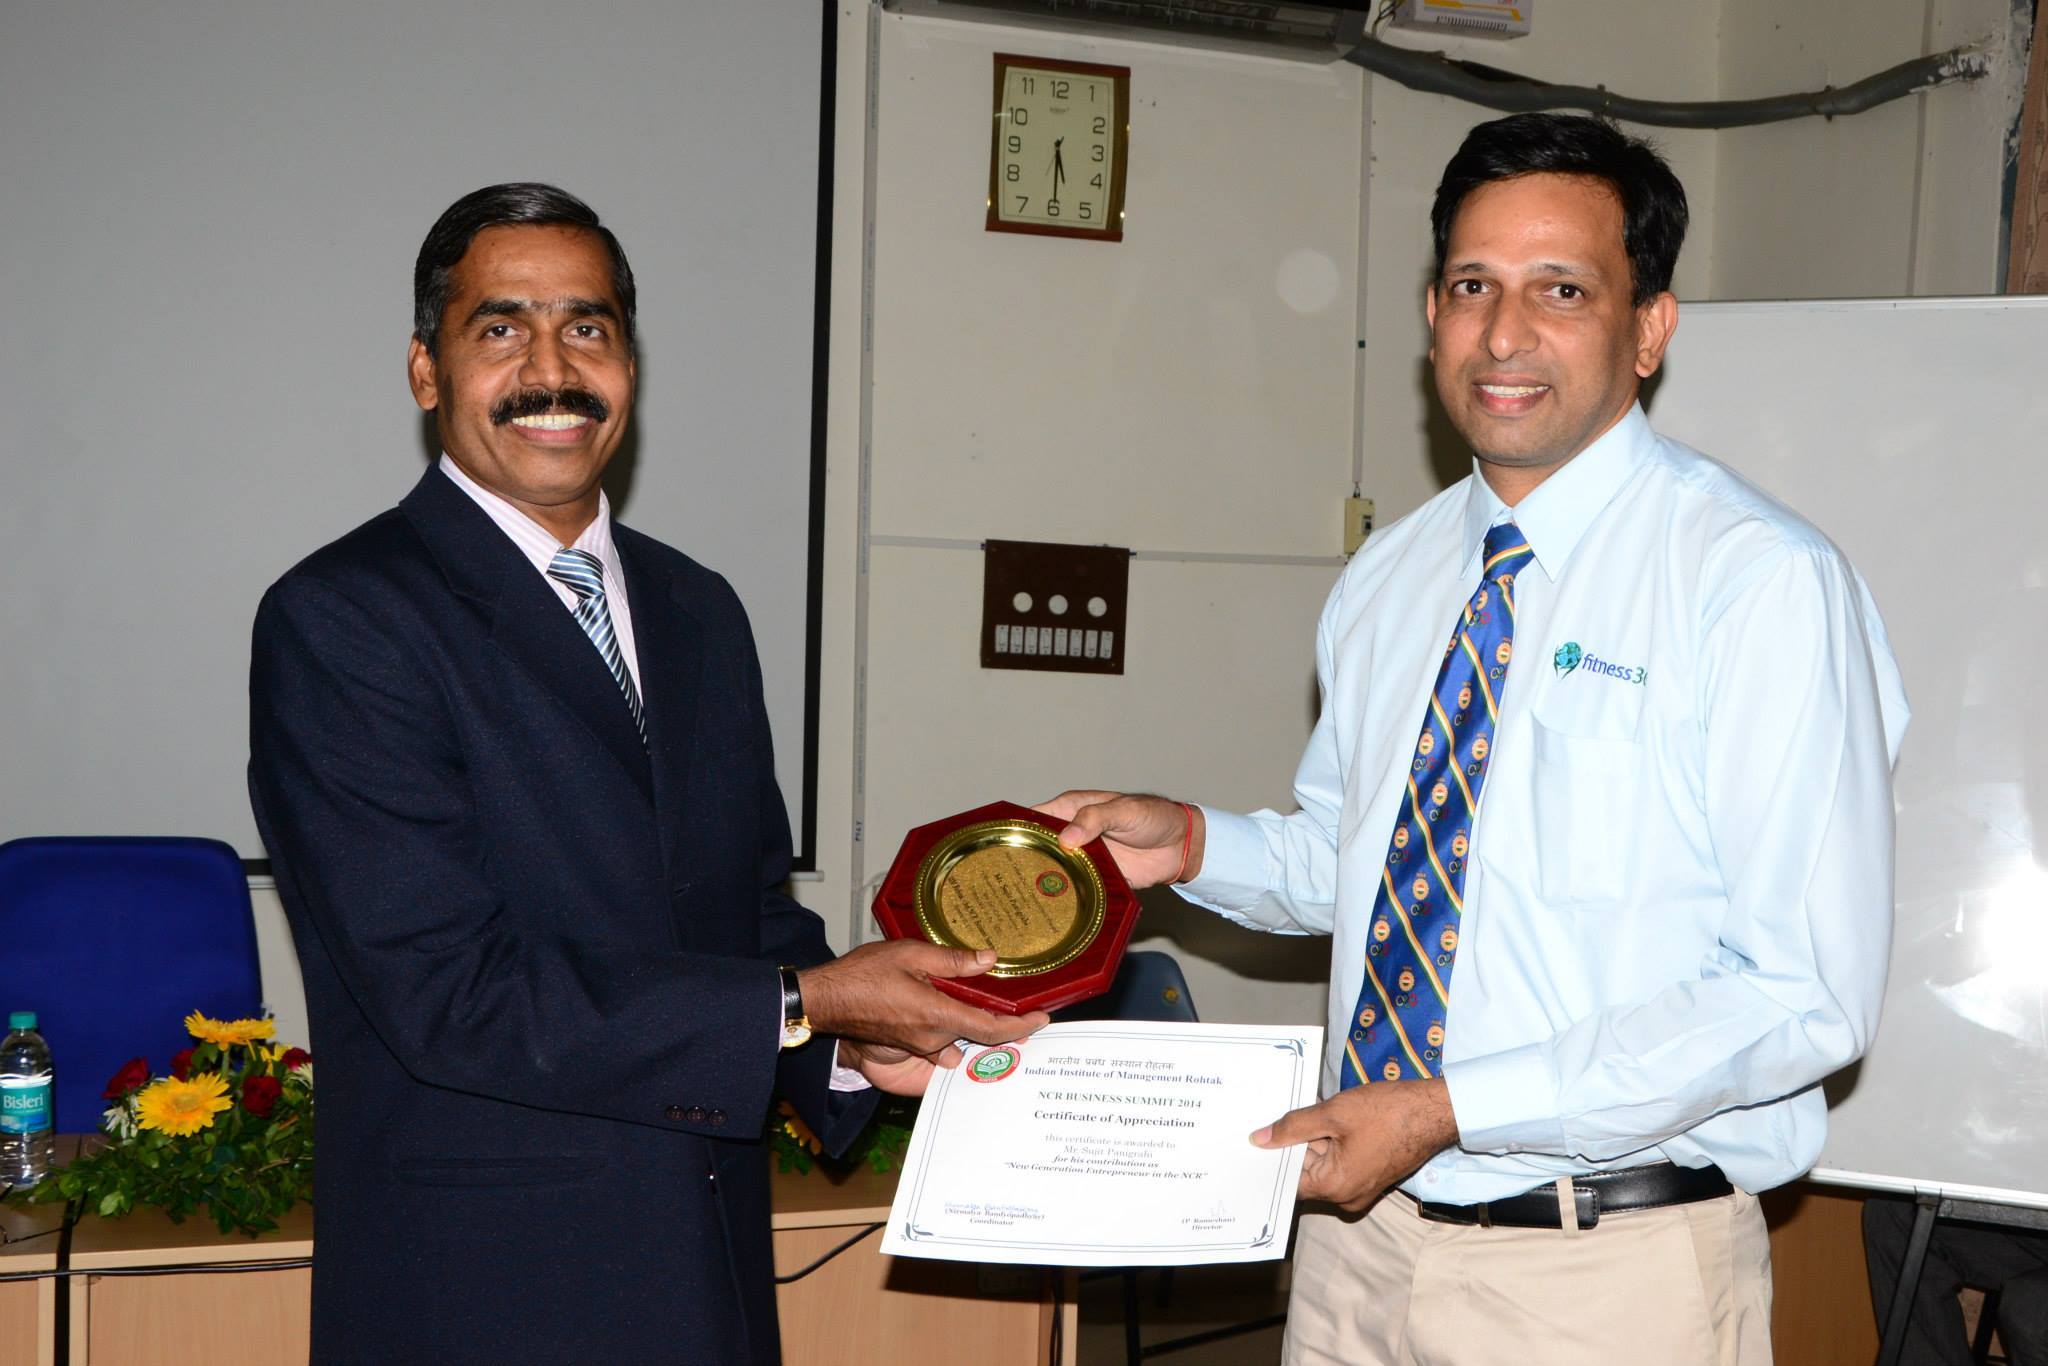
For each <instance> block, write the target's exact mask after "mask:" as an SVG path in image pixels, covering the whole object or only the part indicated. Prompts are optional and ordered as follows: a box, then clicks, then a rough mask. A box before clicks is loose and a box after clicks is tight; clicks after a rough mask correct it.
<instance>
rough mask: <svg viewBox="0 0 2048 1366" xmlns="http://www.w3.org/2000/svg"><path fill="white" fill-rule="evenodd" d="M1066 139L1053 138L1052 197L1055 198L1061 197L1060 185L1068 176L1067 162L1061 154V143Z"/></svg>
mask: <svg viewBox="0 0 2048 1366" xmlns="http://www.w3.org/2000/svg"><path fill="white" fill-rule="evenodd" d="M1065 141H1066V139H1065V138H1054V139H1053V140H1052V197H1053V198H1054V199H1055V200H1057V199H1058V198H1059V197H1060V186H1061V185H1062V184H1063V183H1064V182H1065V181H1066V178H1067V163H1066V161H1065V160H1064V159H1063V158H1062V157H1061V155H1060V144H1061V143H1063V142H1065Z"/></svg>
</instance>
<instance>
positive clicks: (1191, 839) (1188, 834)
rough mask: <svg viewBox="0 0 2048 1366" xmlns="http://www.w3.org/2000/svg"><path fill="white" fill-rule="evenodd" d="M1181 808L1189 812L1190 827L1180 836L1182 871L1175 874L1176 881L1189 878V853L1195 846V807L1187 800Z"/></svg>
mask: <svg viewBox="0 0 2048 1366" xmlns="http://www.w3.org/2000/svg"><path fill="white" fill-rule="evenodd" d="M1180 809H1181V810H1183V811H1185V812H1187V813H1188V828H1187V829H1186V830H1185V831H1184V832H1182V834H1181V837H1180V871H1179V872H1178V873H1176V874H1174V878H1173V880H1174V881H1175V882H1184V881H1186V880H1187V875H1188V854H1189V852H1190V851H1192V850H1193V849H1194V847H1195V808H1193V807H1192V806H1189V805H1188V804H1187V803H1186V802H1182V803H1181V804H1180Z"/></svg>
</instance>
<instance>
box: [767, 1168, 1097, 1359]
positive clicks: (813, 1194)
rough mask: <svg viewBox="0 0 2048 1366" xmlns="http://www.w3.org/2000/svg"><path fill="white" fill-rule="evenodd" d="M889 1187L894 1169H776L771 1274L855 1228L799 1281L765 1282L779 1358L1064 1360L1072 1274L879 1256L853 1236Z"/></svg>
mask: <svg viewBox="0 0 2048 1366" xmlns="http://www.w3.org/2000/svg"><path fill="white" fill-rule="evenodd" d="M895 1193H896V1178H895V1176H894V1175H890V1176H877V1175H876V1174H875V1173H874V1172H871V1171H868V1170H866V1169H861V1170H858V1171H855V1172H853V1173H852V1174H851V1175H849V1176H847V1177H845V1178H843V1179H841V1180H836V1181H835V1180H831V1179H829V1178H827V1177H825V1176H823V1175H822V1174H821V1173H818V1172H812V1173H811V1174H810V1175H808V1176H802V1177H797V1176H785V1175H782V1174H780V1173H778V1174H777V1177H776V1181H775V1189H774V1210H775V1217H774V1224H775V1274H776V1275H778V1276H787V1275H790V1274H792V1273H793V1272H796V1271H799V1270H801V1269H802V1268H804V1267H806V1266H808V1265H810V1264H811V1263H812V1262H813V1261H815V1260H816V1259H817V1258H819V1257H821V1256H824V1255H825V1254H826V1253H828V1252H830V1251H831V1250H832V1249H833V1248H835V1247H838V1246H839V1245H840V1244H842V1243H844V1242H846V1241H847V1240H848V1239H849V1238H854V1237H859V1241H857V1242H855V1243H854V1244H853V1245H852V1246H851V1247H849V1248H847V1249H846V1251H844V1252H842V1253H840V1254H839V1255H838V1256H837V1257H834V1258H833V1259H832V1260H831V1261H830V1262H827V1263H826V1264H825V1265H823V1266H822V1267H820V1268H818V1270H816V1271H814V1272H812V1273H811V1274H810V1275H808V1276H806V1277H804V1278H803V1279H802V1280H800V1281H795V1282H793V1283H791V1284H788V1285H783V1286H778V1287H777V1289H776V1307H777V1309H778V1310H779V1312H780V1317H781V1319H782V1357H783V1363H784V1366H857V1364H858V1363H865V1362H874V1363H877V1366H882V1364H883V1363H887V1366H896V1363H900V1362H905V1361H913V1362H914V1361H928V1362H932V1363H934V1366H936V1363H939V1362H944V1361H952V1360H972V1361H974V1362H975V1363H977V1366H1011V1363H1015V1366H1043V1363H1048V1362H1051V1363H1054V1366H1071V1363H1072V1362H1073V1361H1074V1335H1075V1333H1076V1331H1077V1330H1078V1329H1079V1326H1080V1315H1079V1312H1078V1309H1077V1307H1076V1303H1075V1292H1076V1284H1075V1281H1076V1278H1075V1276H1074V1273H1073V1272H1071V1271H1067V1270H1046V1269H1043V1268H1039V1267H983V1266H979V1265H975V1264H972V1263H967V1262H937V1261H924V1260H919V1259H914V1258H897V1257H884V1256H883V1255H882V1254H881V1253H880V1252H878V1251H876V1250H875V1249H876V1245H877V1243H878V1242H879V1241H880V1239H881V1236H882V1235H881V1232H880V1230H879V1229H877V1230H876V1231H874V1232H872V1233H868V1234H866V1235H865V1236H860V1235H861V1232H862V1230H863V1229H866V1228H868V1227H869V1226H871V1225H875V1224H879V1223H882V1222H883V1221H885V1220H887V1219H888V1217H889V1202H890V1200H891V1199H893V1198H894V1196H895ZM1055 1342H1057V1343H1058V1344H1059V1345H1060V1347H1061V1348H1062V1350H1061V1351H1060V1352H1059V1355H1058V1356H1057V1357H1055V1356H1054V1354H1053V1351H1054V1344H1055ZM949 1343H950V1344H953V1345H954V1346H953V1348H952V1349H950V1350H949V1349H948V1348H947V1346H946V1345H945V1344H949ZM969 1344H971V1347H969V1346H968V1345H969Z"/></svg>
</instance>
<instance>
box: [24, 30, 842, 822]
mask: <svg viewBox="0 0 2048 1366" xmlns="http://www.w3.org/2000/svg"><path fill="white" fill-rule="evenodd" d="M819 13H820V12H819V8H818V6H817V4H816V3H815V0H772V3H771V2H767V0H754V3H750V4H748V5H745V6H739V5H709V4H695V5H676V4H669V3H664V2H663V0H592V3H590V4H587V5H582V6H579V7H578V8H577V10H576V14H575V21H574V24H573V26H570V27H565V26H564V24H563V21H562V16H561V11H560V7H559V6H555V5H552V4H549V3H546V2H545V0H490V2H486V0H433V2H432V3H422V4H409V5H400V4H393V3H390V2H389V0H376V2H375V3H358V4H349V5H278V4H273V3H269V0H181V3H177V4H170V5H137V4H132V3H118V0H70V2H69V3H65V4H60V5H33V4H0V186H5V189H4V190H0V298H4V299H5V300H6V304H5V312H6V319H7V325H6V326H5V327H0V410H4V411H6V412H7V413H8V414H9V420H8V430H7V435H6V439H5V446H4V455H0V461H4V462H5V466H6V469H7V473H8V475H9V480H8V484H7V488H6V492H5V495H4V496H0V543H4V544H5V545H6V546H7V548H8V552H9V555H8V561H7V566H6V570H5V574H4V579H0V582H4V584H5V588H6V591H5V592H0V638H4V639H5V640H6V642H7V646H8V648H6V649H5V650H0V774H4V780H0V839H7V838H12V837H15V836H18V835H55V834H162V835H203V836H211V837H214V838H217V839H223V840H226V841H228V842H229V843H232V844H234V845H235V846H236V847H237V848H238V849H239V850H240V851H241V853H242V854H243V856H244V857H255V858H260V857H262V854H263V850H262V846H261V844H260V842H259V840H258V838H257V835H256V830H255V823H254V821H253V820H252V819H251V817H250V814H249V804H248V796H247V789H246V785H245V780H244V776H243V774H244V769H245V767H246V763H247V736H248V718H247V707H246V697H247V683H248V660H249V654H248V645H249V623H250V620H251V618H252V617H253V615H254V613H255V608H256V603H257V599H258V597H259V596H260V595H261V593H262V592H263V590H264V588H265V587H266V586H267V585H268V584H269V583H270V582H271V581H272V580H274V579H275V578H276V577H277V576H278V575H279V574H281V573H283V572H284V571H285V570H286V569H287V568H289V567H290V566H291V565H292V564H294V563H295V562H296V561H298V560H299V559H301V558H302V557H304V556H305V555H307V554H310V553H311V552H312V551H313V550H315V549H316V548H318V547H319V546H320V545H322V544H323V543H325V542H327V541H330V540H332V539H334V538H335V537H337V536H339V535H341V534H342V533H343V532H345V531H347V530H348V529H349V528H350V527H352V526H354V525H356V524H358V523H360V522H362V521H364V520H366V519H368V518H369V517H371V516H374V515H375V514H376V513H378V512H380V511H382V510H384V509H385V508H388V507H390V506H391V505H392V504H394V503H396V502H397V501H398V499H399V498H400V497H402V496H403V495H404V494H405V492H406V490H407V489H408V488H410V487H411V485H412V483H413V481H415V480H416V479H418V478H419V475H420V472H421V470H422V469H423V468H424V466H425V463H426V460H427V458H428V456H429V453H430V452H431V451H432V450H433V449H434V447H433V446H431V445H429V444H428V443H429V442H430V441H431V440H432V437H431V435H430V434H429V433H427V431H426V429H425V427H424V425H423V423H422V421H421V418H420V415H419V413H418V410H417V409H416V408H415V407H414V406H413V403H412V399H411V395H410V394H409V393H408V392H407V389H406V385H405V370H404V365H405V347H406V338H407V335H408V334H409V333H410V332H411V326H412V304H411V285H412V266H413V258H414V255H415V253H417V251H418V250H419V243H420V239H421V238H422V237H423V236H425V234H426V231H427V229H428V228H429V227H430V226H431V225H432V224H433V222H434V219H435V217H436V216H437V215H439V214H440V213H441V211H442V210H443V209H444V208H445V207H446V206H447V205H448V204H449V203H450V202H451V201H453V200H454V199H455V198H456V197H457V196H459V195H462V194H466V193H468V192H469V191H471V190H473V189H476V188H477V187H479V186H482V185H488V184H492V183H496V182H499V181H505V180H547V181H552V182H555V183H558V184H561V185H563V186H565V187H566V188H568V189H570V190H572V191H574V192H576V193H578V194H581V195H583V196H585V197H586V198H587V199H588V200H589V201H590V203H591V204H592V205H593V206H594V207H596V209H597V210H598V212H599V213H600V215H602V216H603V218H604V219H605V220H606V221H607V222H608V223H610V224H611V225H612V226H613V227H614V228H615V229H616V230H617V231H618V234H619V236H620V238H621V240H622V241H623V242H624V243H625V245H626V248H627V250H628V252H629V253H630V254H631V256H632V259H633V262H634V265H635V267H636V271H637V278H638V283H639V292H640V302H641V332H640V376H641V381H642V385H641V389H642V402H641V403H640V404H639V405H638V407H637V408H636V410H635V412H634V416H633V422H634V425H633V428H632V431H631V433H630V434H629V435H628V437H627V439H626V443H625V445H624V446H623V447H622V448H621V455H620V458H619V460H618V461H616V462H615V463H614V466H613V469H612V472H611V477H610V478H609V479H608V481H607V484H608V487H609V488H610V489H611V492H612V497H613V499H614V501H615V503H617V504H618V505H619V507H620V509H621V514H622V516H623V517H624V518H625V519H626V520H627V521H629V522H630V523H632V524H633V525H635V526H637V527H639V528H640V529H641V530H643V531H647V532H649V533H651V534H653V535H656V536H660V537H662V538H663V539H666V540H670V541H673V542H675V543H676V544H679V545H685V546H688V547H689V548H690V550H691V551H692V552H694V553H695V554H697V555H698V556H699V557H701V558H702V559H704V560H705V561H707V562H708V563H711V564H714V565H716V566H717V567H718V568H719V569H721V570H722V571H724V572H725V573H726V574H727V575H728V576H729V577H730V578H731V579H732V580H733V582H734V585H735V586H736V588H737V589H738V591H739V592H740V595H741V597H742V598H743V600H745V601H746V603H747V605H748V608H749V610H750V611H751V612H752V613H753V615H754V619H755V626H756V631H757V635H758V636H759V638H760V643H761V647H762V651H761V652H762V657H763V661H764V674H765V678H766V685H767V692H768V701H769V711H770V716H771V720H772V721H773V722H774V724H775V727H776V731H777V735H778V738H779V740H780V748H779V751H778V756H779V770H778V771H779V773H780V774H781V777H782V781H783V784H784V786H785V788H787V789H788V790H789V791H790V792H792V793H794V792H795V790H796V785H797V781H798V779H799V777H800V774H801V772H802V764H801V756H802V745H801V741H802V735H803V723H802V719H803V702H804V698H803V658H804V643H805V642H804V612H803V606H804V598H805V589H806V587H807V584H806V576H805V570H806V567H807V566H806V564H805V557H804V554H803V545H804V540H805V532H806V524H807V514H808V505H809V499H808V492H809V487H808V485H809V470H810V465H811V459H810V402H809V400H810V391H811V383H810V377H811V353H812V349H813V337H812V334H813V313H812V298H813V276H814V272H815V261H816V252H815V236H816V221H817V219H816V202H817V188H816V183H817V143H818V134H817V129H818V110H817V98H818V97H817V79H816V73H817V71H818V69H819V62H820V57H821V53H820V42H819V29H820V24H819ZM562 50H566V51H569V52H575V53H579V54H595V53H600V52H601V53H603V54H605V55H604V56H603V58H602V59H600V60H598V61H597V62H596V63H595V65H596V67H598V68H599V71H600V72H601V74H598V73H591V74H585V73H582V72H578V73H574V74H569V75H561V74H555V75H549V76H542V75H541V74H539V73H541V72H542V71H544V70H548V69H549V68H550V67H551V66H552V65H553V64H556V63H559V62H561V61H562V60H563V59H562V58H561V57H560V56H559V55H557V53H558V52H559V51H562ZM585 62H586V63H588V62H589V57H588V56H587V55H586V56H585ZM738 110H746V111H747V114H746V119H745V127H744V134H743V135H741V134H739V133H737V131H736V129H735V127H734V121H733V111H738ZM764 528H766V529H768V530H767V531H766V534H764Z"/></svg>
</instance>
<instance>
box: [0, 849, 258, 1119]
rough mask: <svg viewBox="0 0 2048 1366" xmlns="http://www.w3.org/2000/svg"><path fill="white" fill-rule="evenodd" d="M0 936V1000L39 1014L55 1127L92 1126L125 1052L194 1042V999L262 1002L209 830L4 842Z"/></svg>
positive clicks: (165, 1056)
mask: <svg viewBox="0 0 2048 1366" xmlns="http://www.w3.org/2000/svg"><path fill="white" fill-rule="evenodd" d="M0 946H4V947H0V1013H4V1012H7V1011H15V1010H33V1011H34V1012H35V1013H36V1017H37V1025H36V1027H37V1030H38V1031H39V1032H40V1033H41V1034H42V1036H43V1037H44V1038H45V1039H47V1040H48V1041H49V1044H50V1054H51V1057H52V1060H53V1063H54V1068H55V1072H56V1119H57V1131H58V1132H59V1133H88V1132H93V1131H96V1130H98V1128H99V1127H100V1116H101V1114H102V1112H104V1111H105V1109H106V1102H105V1101H104V1100H103V1099H101V1094H100V1093H101V1092H102V1090H104V1089H105V1087H106V1084H107V1079H108V1078H109V1077H111V1076H113V1074H114V1073H115V1072H116V1071H117V1070H118V1069H119V1068H120V1066H121V1064H123V1063H125V1062H127V1061H128V1060H129V1059H130V1058H133V1057H136V1056H137V1055H141V1056H144V1057H147V1058H148V1059H149V1064H150V1068H151V1070H152V1071H154V1072H155V1073H156V1074H157V1075H158V1076H162V1075H164V1074H165V1073H166V1072H167V1071H168V1070H169V1067H170V1061H171V1055H172V1054H173V1053H176V1052H177V1051H178V1050H180V1049H182V1048H187V1047H189V1046H191V1044H192V1042H193V1041H192V1039H191V1038H190V1037H189V1036H188V1035H187V1034H186V1033H185V1029H184V1026H183V1024H182V1023H181V1022H182V1021H183V1020H184V1018H185V1016H186V1015H187V1014H189V1013H190V1012H192V1011H194V1010H199V1011H203V1012H205V1013H206V1014H208V1015H211V1016H213V1017H214V1018H215V1019H237V1018H241V1017H244V1016H250V1015H255V1014H257V1013H258V1011H259V1010H260V1009H261V1002H262V999H263V987H262V981H261V977H260V975H259V973H258V969H257V962H256V921H255V917H254V913H253V912H252V911H251V909H250V904H249V883H248V879H247V877H246V876H245V875H244V873H243V871H242V861H241V859H240V858H239V857H237V856H236V854H235V851H234V850H233V849H231V848H229V847H228V846H227V845H225V844H222V843H221V842H220V841H218V840H206V839H179V838H162V839H130V838H103V837H83V838H75V837H58V836H50V837H39V838H34V839H18V840H10V841H9V842H7V843H6V844H0Z"/></svg>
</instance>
